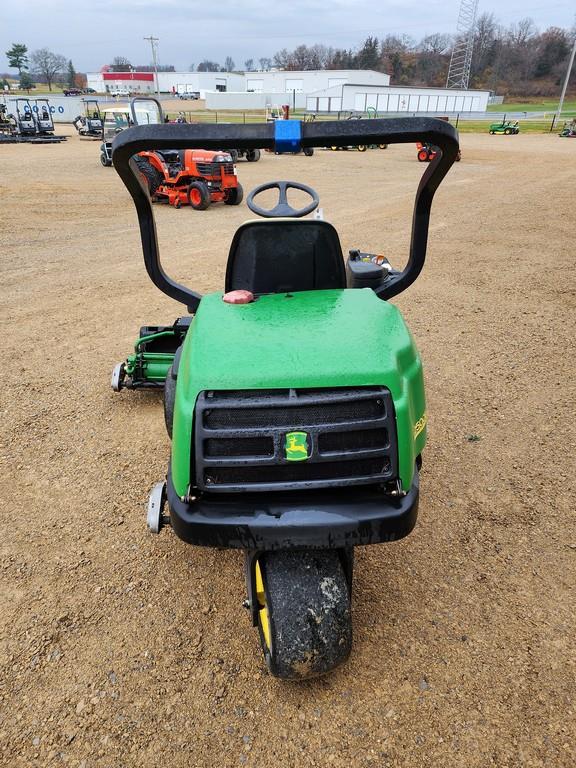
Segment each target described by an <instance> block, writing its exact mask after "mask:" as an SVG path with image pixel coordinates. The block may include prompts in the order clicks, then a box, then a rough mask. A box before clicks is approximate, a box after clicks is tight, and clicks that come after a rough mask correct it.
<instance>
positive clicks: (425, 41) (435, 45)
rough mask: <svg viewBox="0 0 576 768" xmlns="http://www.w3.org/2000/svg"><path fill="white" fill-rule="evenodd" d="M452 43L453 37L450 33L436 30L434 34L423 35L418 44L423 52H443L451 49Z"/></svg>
mask: <svg viewBox="0 0 576 768" xmlns="http://www.w3.org/2000/svg"><path fill="white" fill-rule="evenodd" d="M451 44H452V38H451V37H450V35H443V34H442V33H441V32H436V33H435V34H433V35H427V36H426V37H423V38H422V40H421V41H420V43H419V45H418V50H419V51H421V52H422V53H434V54H442V53H447V52H448V51H449V49H450V46H451Z"/></svg>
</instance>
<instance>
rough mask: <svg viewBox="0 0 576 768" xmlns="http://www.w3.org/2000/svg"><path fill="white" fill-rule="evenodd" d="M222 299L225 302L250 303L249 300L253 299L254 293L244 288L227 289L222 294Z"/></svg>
mask: <svg viewBox="0 0 576 768" xmlns="http://www.w3.org/2000/svg"><path fill="white" fill-rule="evenodd" d="M222 300H223V301H225V302H226V304H250V302H251V301H254V294H253V293H252V291H244V290H239V291H228V293H225V294H224V296H222Z"/></svg>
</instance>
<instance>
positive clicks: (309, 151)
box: [303, 147, 314, 157]
mask: <svg viewBox="0 0 576 768" xmlns="http://www.w3.org/2000/svg"><path fill="white" fill-rule="evenodd" d="M303 152H304V154H305V155H306V157H312V155H313V154H314V147H304V149H303Z"/></svg>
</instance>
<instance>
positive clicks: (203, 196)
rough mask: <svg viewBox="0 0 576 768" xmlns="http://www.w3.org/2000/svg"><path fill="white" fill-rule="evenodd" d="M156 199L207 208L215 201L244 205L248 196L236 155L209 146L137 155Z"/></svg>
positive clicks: (140, 166)
mask: <svg viewBox="0 0 576 768" xmlns="http://www.w3.org/2000/svg"><path fill="white" fill-rule="evenodd" d="M136 163H137V165H138V168H139V170H140V173H141V174H142V175H143V176H144V177H145V179H146V182H147V184H148V191H149V193H150V198H151V200H152V202H154V203H155V202H160V201H166V202H168V203H169V204H170V205H173V206H174V207H175V208H180V207H181V206H182V205H190V206H192V208H194V210H196V211H205V210H206V208H208V207H209V206H210V205H211V203H220V202H223V203H225V204H226V205H240V203H241V202H242V198H243V196H244V193H243V190H242V185H241V184H239V182H238V176H237V175H236V167H235V165H234V162H233V161H232V156H231V155H229V154H228V153H227V152H219V151H217V152H211V151H208V150H205V149H185V150H162V151H156V152H140V153H139V155H138V157H137V158H136Z"/></svg>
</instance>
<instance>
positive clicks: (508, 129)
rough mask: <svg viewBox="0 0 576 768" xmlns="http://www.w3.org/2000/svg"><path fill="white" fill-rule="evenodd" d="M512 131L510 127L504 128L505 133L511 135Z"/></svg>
mask: <svg viewBox="0 0 576 768" xmlns="http://www.w3.org/2000/svg"><path fill="white" fill-rule="evenodd" d="M510 133H511V131H510V128H504V134H505V135H506V136H510Z"/></svg>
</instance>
